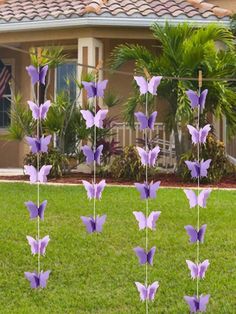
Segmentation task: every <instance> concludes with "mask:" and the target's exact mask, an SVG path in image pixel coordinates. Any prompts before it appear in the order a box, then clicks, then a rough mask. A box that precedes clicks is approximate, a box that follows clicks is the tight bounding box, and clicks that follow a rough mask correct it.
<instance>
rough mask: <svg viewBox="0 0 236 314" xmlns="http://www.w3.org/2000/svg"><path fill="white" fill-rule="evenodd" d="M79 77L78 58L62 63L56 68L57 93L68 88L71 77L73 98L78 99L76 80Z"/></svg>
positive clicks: (70, 89) (70, 87) (70, 85)
mask: <svg viewBox="0 0 236 314" xmlns="http://www.w3.org/2000/svg"><path fill="white" fill-rule="evenodd" d="M76 78H77V60H71V61H67V62H66V63H64V64H61V65H59V66H58V68H57V69H56V88H55V90H56V93H57V94H58V93H60V92H62V91H63V90H68V85H67V83H66V81H67V79H69V81H70V84H69V91H70V96H71V97H70V98H71V100H75V99H76V84H75V82H74V80H75V79H76Z"/></svg>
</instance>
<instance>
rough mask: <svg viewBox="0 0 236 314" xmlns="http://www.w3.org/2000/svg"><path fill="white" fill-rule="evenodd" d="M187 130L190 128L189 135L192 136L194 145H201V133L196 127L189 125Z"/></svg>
mask: <svg viewBox="0 0 236 314" xmlns="http://www.w3.org/2000/svg"><path fill="white" fill-rule="evenodd" d="M187 128H188V130H189V133H190V135H191V137H192V143H193V144H197V143H199V132H198V130H197V129H196V128H195V127H193V126H192V125H189V124H188V125H187Z"/></svg>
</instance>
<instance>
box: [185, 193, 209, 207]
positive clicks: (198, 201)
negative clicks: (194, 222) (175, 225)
mask: <svg viewBox="0 0 236 314" xmlns="http://www.w3.org/2000/svg"><path fill="white" fill-rule="evenodd" d="M211 191H212V190H211V189H207V190H203V191H201V193H200V194H199V195H198V196H197V195H196V194H195V192H194V191H193V190H184V193H185V195H186V196H187V198H188V200H189V206H190V208H192V207H195V206H197V205H199V206H200V207H203V208H205V207H206V201H207V199H208V197H209V195H210V193H211Z"/></svg>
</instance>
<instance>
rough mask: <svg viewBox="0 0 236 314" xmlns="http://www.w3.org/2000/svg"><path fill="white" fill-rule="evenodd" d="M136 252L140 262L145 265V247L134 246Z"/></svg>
mask: <svg viewBox="0 0 236 314" xmlns="http://www.w3.org/2000/svg"><path fill="white" fill-rule="evenodd" d="M134 252H135V254H136V255H137V257H138V260H139V263H140V264H141V265H144V264H146V263H147V253H146V252H145V250H144V249H143V248H141V247H140V246H137V247H135V248H134Z"/></svg>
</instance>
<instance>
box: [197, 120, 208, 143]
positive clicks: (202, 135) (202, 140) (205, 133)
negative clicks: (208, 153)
mask: <svg viewBox="0 0 236 314" xmlns="http://www.w3.org/2000/svg"><path fill="white" fill-rule="evenodd" d="M210 130H211V126H210V124H207V125H205V126H204V127H203V128H202V129H200V133H199V141H200V143H203V144H204V143H206V139H207V136H208V133H209V132H210Z"/></svg>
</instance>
